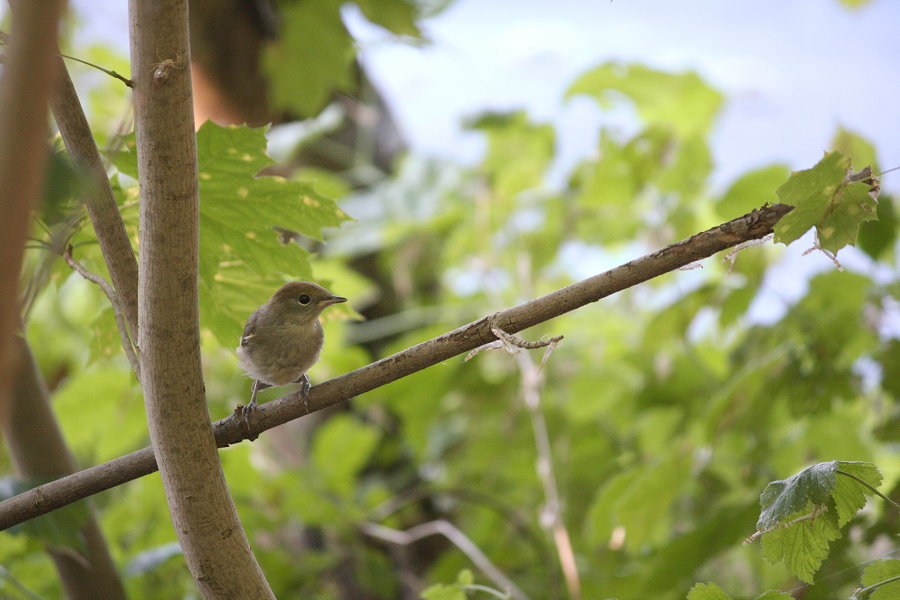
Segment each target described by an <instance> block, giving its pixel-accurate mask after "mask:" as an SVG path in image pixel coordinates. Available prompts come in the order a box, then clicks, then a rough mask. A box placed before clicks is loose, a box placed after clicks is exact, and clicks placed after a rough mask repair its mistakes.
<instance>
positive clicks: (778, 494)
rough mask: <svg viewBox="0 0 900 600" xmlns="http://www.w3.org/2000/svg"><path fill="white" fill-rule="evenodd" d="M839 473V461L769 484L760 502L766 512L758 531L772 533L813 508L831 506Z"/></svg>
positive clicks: (823, 464) (757, 526)
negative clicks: (768, 530) (792, 518)
mask: <svg viewBox="0 0 900 600" xmlns="http://www.w3.org/2000/svg"><path fill="white" fill-rule="evenodd" d="M836 470H837V461H832V462H826V463H819V464H816V465H812V466H811V467H807V468H805V469H803V470H802V471H800V472H799V473H797V474H796V475H791V476H790V477H788V478H787V479H782V480H779V481H773V482H771V483H769V485H767V486H766V489H765V490H764V491H763V493H762V495H761V496H760V498H759V503H760V505H761V506H762V507H763V510H762V512H761V513H760V515H759V520H758V521H757V522H756V528H757V529H759V530H760V531H765V530H767V529H771V528H772V527H775V526H776V525H778V524H780V523H784V522H785V521H787V520H788V518H789V517H790V516H791V515H794V514H795V513H797V512H799V511H802V510H803V509H805V508H806V507H807V506H808V505H809V504H814V505H815V506H819V507H824V506H827V505H828V501H829V499H830V498H831V493H832V492H833V491H834V486H835V471H836Z"/></svg>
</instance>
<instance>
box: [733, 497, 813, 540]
mask: <svg viewBox="0 0 900 600" xmlns="http://www.w3.org/2000/svg"><path fill="white" fill-rule="evenodd" d="M824 512H828V507H827V506H815V507H814V508H813V511H812V512H811V513H809V514H808V515H803V516H802V517H797V518H796V519H793V520H791V521H788V522H787V523H778V524H777V525H773V526H772V527H769V528H768V529H763V530H760V531H757V532H755V533H754V534H753V535H751V536H750V537H748V538H747V539H746V540H744V545H745V546H746V545H747V544H752V543H753V542H755V541H756V540H758V539H759V538H760V537H762V536H763V535H765V534H767V533H770V532H772V531H776V530H778V529H787V528H788V527H791V526H793V525H796V524H797V523H802V522H803V521H815V520H816V519H818V518H819V516H821V514H822V513H824Z"/></svg>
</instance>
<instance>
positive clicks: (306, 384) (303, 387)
mask: <svg viewBox="0 0 900 600" xmlns="http://www.w3.org/2000/svg"><path fill="white" fill-rule="evenodd" d="M294 383H299V384H300V390H299V391H298V392H297V393H298V394H300V399H301V400H303V408H305V409H306V414H309V390H311V389H312V383H311V382H310V381H309V375H307V374H306V373H304V374H303V375H301V376H300V378H299V379H298V380H297V381H295V382H294Z"/></svg>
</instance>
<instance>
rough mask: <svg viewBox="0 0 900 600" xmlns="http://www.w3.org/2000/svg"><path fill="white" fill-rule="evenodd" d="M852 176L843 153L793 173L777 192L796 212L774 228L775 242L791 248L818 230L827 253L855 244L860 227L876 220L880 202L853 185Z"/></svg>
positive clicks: (866, 189) (867, 189) (865, 187)
mask: <svg viewBox="0 0 900 600" xmlns="http://www.w3.org/2000/svg"><path fill="white" fill-rule="evenodd" d="M850 174H851V165H850V159H849V158H847V157H845V156H844V155H842V154H841V153H840V152H830V153H827V154H826V155H825V157H824V158H823V159H822V160H820V161H819V162H818V163H817V164H816V166H814V167H813V168H811V169H807V170H805V171H798V172H796V173H793V174H792V175H791V178H790V179H788V181H787V182H786V183H784V184H783V185H782V186H781V187H779V188H778V190H777V194H778V197H779V198H780V199H781V201H782V202H783V203H785V204H790V205H791V206H793V207H795V208H794V210H792V211H791V212H790V213H788V214H787V215H786V216H785V217H784V218H783V219H781V221H779V222H778V224H777V225H775V241H776V242H783V243H785V244H789V243H791V242H793V241H794V240H796V239H797V238H799V237H800V236H801V235H803V234H804V233H806V232H807V231H808V230H809V228H810V227H815V228H816V231H817V234H818V239H819V244H820V245H821V246H822V248H824V249H826V250H830V251H831V252H837V251H838V250H840V249H841V248H843V247H844V246H846V245H848V244H850V245H854V244H856V237H857V234H858V232H859V226H860V224H862V223H863V222H865V221H871V220H874V219H876V218H877V216H876V212H875V210H876V206H877V200H876V199H875V196H876V194H874V193H870V186H869V185H868V184H866V183H863V182H861V181H857V182H851V181H850V180H849V179H848V176H849V175H850Z"/></svg>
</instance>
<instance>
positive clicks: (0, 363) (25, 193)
mask: <svg viewBox="0 0 900 600" xmlns="http://www.w3.org/2000/svg"><path fill="white" fill-rule="evenodd" d="M63 6H64V3H63V2H62V1H61V0H48V1H47V2H22V1H17V2H13V3H12V9H13V12H12V27H11V29H10V35H9V38H8V41H7V43H6V48H5V50H6V51H5V53H4V64H3V76H2V79H0V124H2V126H0V207H3V218H2V219H0V421H4V420H6V417H7V416H8V413H7V410H8V408H9V403H10V398H9V385H10V376H11V373H12V366H13V361H14V360H15V358H14V357H15V349H14V345H13V335H14V332H15V330H16V327H17V325H18V322H19V306H18V302H17V298H18V293H17V289H16V288H17V286H18V283H19V274H20V273H21V269H22V255H23V252H24V249H25V238H26V236H27V233H28V220H29V217H30V216H31V211H32V209H33V208H34V207H35V205H36V204H37V202H38V198H39V196H40V193H41V187H42V183H43V180H44V166H45V163H46V161H47V131H48V130H47V97H48V96H49V95H50V89H51V86H52V84H53V76H54V69H53V64H54V60H55V53H56V37H57V28H58V27H59V16H60V13H61V11H62V8H63Z"/></svg>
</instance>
